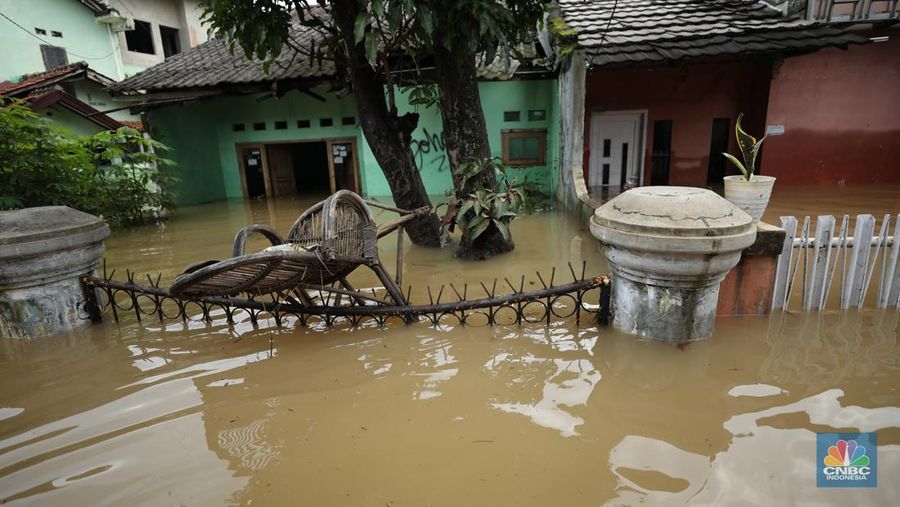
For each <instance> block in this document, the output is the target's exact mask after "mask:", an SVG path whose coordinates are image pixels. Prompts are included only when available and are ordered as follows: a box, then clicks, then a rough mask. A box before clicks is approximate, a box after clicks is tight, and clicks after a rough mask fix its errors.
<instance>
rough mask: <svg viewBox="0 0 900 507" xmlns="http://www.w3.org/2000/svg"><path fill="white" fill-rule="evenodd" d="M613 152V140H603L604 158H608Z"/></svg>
mask: <svg viewBox="0 0 900 507" xmlns="http://www.w3.org/2000/svg"><path fill="white" fill-rule="evenodd" d="M611 152H612V139H604V140H603V156H604V157H608V156H610V153H611Z"/></svg>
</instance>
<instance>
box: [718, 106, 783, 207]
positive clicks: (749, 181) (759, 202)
mask: <svg viewBox="0 0 900 507" xmlns="http://www.w3.org/2000/svg"><path fill="white" fill-rule="evenodd" d="M743 117H744V115H743V113H741V114H740V115H739V116H738V119H737V123H736V124H735V127H734V133H735V137H736V138H737V143H738V147H739V148H740V150H741V158H743V159H744V160H743V162H742V161H741V160H738V158H737V157H735V156H734V155H731V154H730V153H723V154H722V155H724V156H725V157H726V158H727V159H728V160H730V161H731V163H732V164H734V165H735V167H737V168H738V169H739V170H740V171H741V174H739V175H734V176H725V199H728V200H729V201H730V202H731V203H732V204H734V205H735V206H737V207H738V208H740V209H741V210H743V211H744V212H746V213H747V214H748V215H750V217H751V218H753V223H756V222H759V219H760V218H762V216H763V213H765V211H766V207H768V206H769V197H771V195H772V187H773V186H774V185H775V178H774V177H773V176H762V175H759V174H755V173H756V157H757V155H758V154H759V148H760V147H761V146H762V143H763V141H765V140H766V138H765V136H763V138H762V139H760V140H758V141H757V140H756V138H755V137H753V136H751V135H750V134H748V133H746V132H744V129H743V128H741V119H742V118H743Z"/></svg>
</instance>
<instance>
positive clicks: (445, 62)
mask: <svg viewBox="0 0 900 507" xmlns="http://www.w3.org/2000/svg"><path fill="white" fill-rule="evenodd" d="M439 36H440V35H439V34H437V35H435V40H439V39H438V37H439ZM435 73H436V76H437V82H438V87H439V88H440V92H441V117H442V119H443V126H444V145H445V147H446V149H447V158H448V160H449V162H450V168H451V170H452V172H453V186H454V187H455V188H456V194H457V196H464V195H468V194H469V193H470V192H472V191H473V190H474V189H475V188H476V187H477V186H478V185H479V184H481V185H482V186H484V188H488V189H492V190H497V177H496V174H494V171H493V170H489V171H483V172H481V174H480V175H479V177H478V178H471V179H470V180H469V181H468V183H467V184H466V188H460V185H459V183H460V181H459V178H458V177H457V175H456V169H457V168H458V167H459V166H460V164H464V163H467V162H479V161H482V160H485V159H489V158H490V157H491V147H490V144H489V142H488V133H487V126H486V125H485V121H484V112H483V110H482V109H481V97H480V95H479V94H478V76H477V73H476V66H475V55H474V54H472V53H471V52H470V51H467V50H466V49H465V48H460V47H457V48H454V49H453V50H448V49H446V48H444V47H443V46H442V45H440V44H435ZM513 247H514V245H513V242H512V239H509V240H507V239H505V238H504V237H503V235H502V234H501V233H500V231H499V230H498V229H497V228H496V227H495V226H494V225H493V224H491V225H490V226H489V227H488V228H487V230H485V231H484V232H483V233H482V234H481V235H480V236H478V237H477V238H475V240H474V241H473V240H472V239H471V238H470V237H469V234H468V231H466V230H463V231H462V240H461V241H460V244H459V248H458V249H457V251H456V255H457V257H460V258H463V259H487V258H489V257H493V256H494V255H497V254H501V253H505V252H509V251H511V250H512V249H513Z"/></svg>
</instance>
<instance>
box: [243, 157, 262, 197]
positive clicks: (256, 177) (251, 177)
mask: <svg viewBox="0 0 900 507" xmlns="http://www.w3.org/2000/svg"><path fill="white" fill-rule="evenodd" d="M241 157H243V162H244V174H245V178H246V183H247V197H250V198H256V197H261V196H264V195H266V180H265V178H264V177H263V165H262V153H261V152H260V149H259V148H244V149H243V150H242V152H241Z"/></svg>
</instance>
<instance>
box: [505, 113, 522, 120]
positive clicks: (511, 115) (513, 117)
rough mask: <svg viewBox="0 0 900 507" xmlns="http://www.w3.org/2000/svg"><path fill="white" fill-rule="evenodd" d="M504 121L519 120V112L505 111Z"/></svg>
mask: <svg viewBox="0 0 900 507" xmlns="http://www.w3.org/2000/svg"><path fill="white" fill-rule="evenodd" d="M503 121H519V112H518V111H503Z"/></svg>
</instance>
